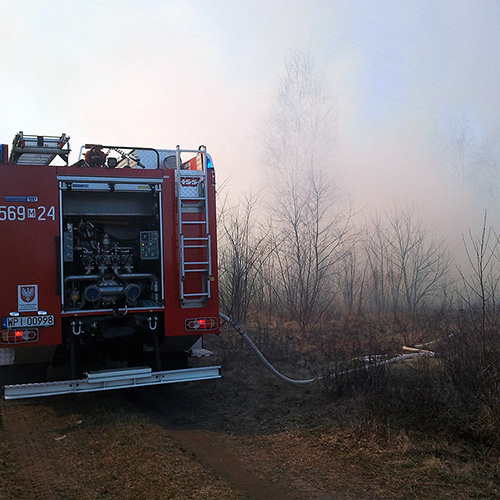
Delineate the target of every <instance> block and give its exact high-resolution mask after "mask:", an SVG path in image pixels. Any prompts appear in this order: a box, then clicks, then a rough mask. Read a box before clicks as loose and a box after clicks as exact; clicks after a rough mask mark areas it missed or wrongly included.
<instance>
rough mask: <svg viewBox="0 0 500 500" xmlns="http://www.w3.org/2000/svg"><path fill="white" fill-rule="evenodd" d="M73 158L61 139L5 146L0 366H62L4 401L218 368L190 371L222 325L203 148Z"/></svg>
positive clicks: (97, 152) (0, 161)
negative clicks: (71, 160) (53, 375)
mask: <svg viewBox="0 0 500 500" xmlns="http://www.w3.org/2000/svg"><path fill="white" fill-rule="evenodd" d="M69 153H70V147H69V137H67V136H66V135H64V134H63V135H61V136H56V137H54V136H51V137H48V136H37V135H26V134H23V133H22V132H20V133H19V134H17V135H16V137H15V139H14V142H13V144H12V147H11V149H10V151H9V148H8V146H7V145H0V235H1V242H2V243H1V246H0V318H1V319H2V327H1V330H0V365H17V364H31V365H33V366H34V364H37V365H38V364H40V363H42V364H46V366H49V367H51V368H52V369H51V370H48V371H49V373H58V372H60V371H61V370H62V371H63V372H64V371H65V370H66V375H65V376H64V377H63V378H62V379H61V376H60V375H59V376H56V380H55V381H51V380H49V381H47V380H46V381H42V382H40V381H39V382H37V383H28V384H17V385H5V386H4V387H3V397H4V398H6V399H13V398H21V397H34V396H43V395H54V394H63V393H71V392H86V391H98V390H106V389H115V388H125V387H132V386H134V387H136V386H141V385H152V384H162V383H172V382H181V381H191V380H201V379H213V378H218V377H220V367H219V366H201V367H197V368H189V367H188V359H189V358H190V357H201V356H205V355H209V354H211V353H210V352H209V351H207V350H205V349H204V348H203V343H202V341H203V335H204V334H208V333H218V332H219V323H220V319H219V300H218V280H217V251H216V214H215V173H214V168H213V163H212V158H211V156H210V155H209V154H208V153H207V152H206V148H205V147H204V146H201V147H200V148H199V149H193V150H185V149H181V148H180V147H179V146H177V147H176V148H175V149H153V148H145V147H126V146H106V145H104V144H86V145H85V146H82V148H81V150H80V155H79V159H78V160H77V161H76V163H73V164H69ZM54 367H55V368H56V369H54ZM61 367H62V368H61ZM57 368H59V370H58V369H57Z"/></svg>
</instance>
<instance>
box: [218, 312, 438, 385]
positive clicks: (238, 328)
mask: <svg viewBox="0 0 500 500" xmlns="http://www.w3.org/2000/svg"><path fill="white" fill-rule="evenodd" d="M220 317H221V318H222V319H223V320H224V321H226V323H228V324H229V325H230V326H232V327H233V329H234V330H236V332H237V333H239V334H240V336H241V337H242V338H243V339H244V340H245V342H246V343H247V344H248V345H249V346H250V347H251V348H252V350H253V351H254V352H255V354H257V356H258V357H259V359H260V360H261V361H262V363H264V365H265V366H266V368H267V369H268V370H270V371H271V373H273V374H274V375H276V377H278V378H280V379H281V380H284V381H285V382H288V383H290V384H295V385H305V384H311V383H312V382H317V381H319V380H324V379H328V378H336V377H339V376H342V375H347V374H349V373H352V372H356V371H360V370H365V369H369V368H375V367H376V366H381V365H388V364H391V363H396V362H397V361H403V360H405V359H411V358H415V357H419V356H425V357H434V352H432V351H420V352H412V353H410V354H400V355H398V356H395V357H393V358H390V359H384V360H382V361H376V362H375V363H371V362H370V363H368V364H366V365H364V366H358V367H355V368H350V369H349V370H344V371H342V372H336V373H331V374H329V375H324V376H320V377H315V378H308V379H301V380H297V379H293V378H290V377H287V376H286V375H283V374H282V373H280V372H279V371H278V370H276V368H274V366H273V365H272V364H271V363H270V362H269V361H268V360H267V359H266V357H265V356H264V355H263V354H262V352H260V350H259V348H258V347H257V346H256V345H255V344H254V343H253V341H252V339H251V338H250V337H249V336H248V335H247V334H246V332H245V330H243V328H242V327H241V326H240V325H238V323H236V321H234V320H233V319H231V318H230V317H229V316H227V315H225V314H223V313H221V314H220Z"/></svg>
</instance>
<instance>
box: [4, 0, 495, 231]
mask: <svg viewBox="0 0 500 500" xmlns="http://www.w3.org/2000/svg"><path fill="white" fill-rule="evenodd" d="M499 26H500V2H498V1H496V0H420V1H418V2H415V1H413V0H316V1H310V0H309V1H299V0H267V1H265V0H205V1H203V0H192V1H188V0H169V1H167V0H165V1H160V0H140V1H132V0H86V1H76V0H66V1H56V0H32V1H29V0H0V47H1V51H0V89H1V92H0V117H1V119H0V142H2V143H8V144H10V143H11V141H12V138H13V137H14V134H15V133H16V132H18V131H20V130H22V131H24V132H25V133H27V134H40V135H43V134H48V135H56V134H60V133H62V132H65V133H67V134H69V135H70V136H71V141H70V143H71V146H72V150H73V156H72V158H73V159H74V160H75V161H76V156H77V153H78V151H79V148H80V146H81V144H83V143H107V144H113V145H123V146H127V145H130V146H148V147H158V148H172V147H175V145H177V144H180V145H181V147H184V148H195V147H198V146H199V145H200V144H205V145H206V146H207V148H208V151H209V152H211V153H212V156H213V158H214V161H215V165H216V168H217V175H218V178H219V182H220V181H223V180H225V179H227V178H230V186H231V189H232V190H234V191H235V192H236V193H239V192H241V191H243V190H249V189H252V186H253V185H255V186H256V187H257V186H258V185H260V183H261V180H262V173H261V169H260V163H261V161H262V154H261V151H260V144H259V140H258V132H259V123H261V122H262V120H263V119H264V118H265V116H266V113H267V111H268V110H269V107H270V105H271V99H272V96H273V93H274V91H275V88H276V86H277V84H278V81H279V78H280V75H281V74H282V72H283V63H284V58H285V56H286V54H287V53H289V52H290V51H293V50H306V51H309V52H310V53H311V54H313V55H314V57H315V60H316V64H317V66H318V68H319V69H320V70H321V71H323V72H324V73H325V77H326V82H327V84H328V86H329V89H330V91H331V94H332V96H333V97H334V98H335V100H336V103H337V108H338V134H339V145H338V152H337V156H336V159H335V163H334V165H332V168H334V169H335V174H336V175H337V176H338V178H339V179H340V180H341V182H342V185H343V188H344V189H345V191H346V192H348V193H349V194H350V196H351V197H352V200H353V203H354V205H355V208H357V209H361V208H362V207H367V208H368V209H370V208H374V207H377V208H379V209H382V210H383V209H384V208H385V206H386V205H387V204H390V203H393V202H403V203H413V204H415V205H416V207H417V208H418V209H419V210H420V211H421V213H422V216H424V217H426V218H428V219H429V220H431V221H432V222H434V221H436V223H437V224H438V225H439V226H440V228H441V229H443V230H447V231H450V232H452V233H454V235H455V236H454V238H457V235H458V234H459V233H460V232H466V231H467V229H468V228H469V227H471V226H474V225H477V224H480V223H481V217H482V216H481V214H482V212H483V211H484V210H485V209H486V208H489V210H490V213H491V214H492V215H491V217H492V218H494V219H495V220H497V221H499V222H500V216H499V214H500V209H499V208H497V206H498V205H499V204H500V203H499V201H500V200H499V198H500V197H499V196H496V197H495V196H487V195H486V194H485V193H484V178H485V176H486V179H488V175H492V176H493V177H494V178H492V179H491V186H493V187H496V183H497V182H498V179H497V178H496V177H495V172H496V170H495V169H496V168H497V167H496V165H497V163H498V162H496V161H493V162H490V163H491V164H492V165H493V167H491V168H490V171H489V172H488V173H486V174H485V176H483V181H482V183H483V185H479V181H478V180H477V179H476V178H467V179H466V180H465V181H464V179H463V178H462V177H460V176H457V175H454V174H453V170H452V169H451V168H450V167H449V166H446V161H445V159H444V157H443V156H442V155H439V154H438V146H439V141H438V140H437V136H438V135H439V133H440V132H439V131H440V130H443V128H445V127H446V126H447V125H448V123H449V122H450V120H451V121H457V120H458V121H460V122H462V123H465V124H467V126H468V127H469V128H470V130H471V133H472V134H474V137H475V140H476V141H477V142H480V143H483V142H488V144H489V145H490V158H494V160H496V159H499V161H500V154H498V149H500V148H499V147H498V145H497V144H496V143H497V142H498V132H499V129H500V117H499V106H498V101H497V95H498V93H499V89H500V65H499V64H498V63H499V59H500V29H498V27H499ZM497 155H498V156H497ZM492 172H493V173H492ZM499 178H500V176H499ZM486 184H487V182H486ZM499 185H500V183H499ZM491 186H490V187H491ZM490 191H491V190H490ZM493 191H494V190H493ZM493 194H495V193H493ZM498 194H500V193H498Z"/></svg>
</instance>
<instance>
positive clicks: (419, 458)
mask: <svg viewBox="0 0 500 500" xmlns="http://www.w3.org/2000/svg"><path fill="white" fill-rule="evenodd" d="M415 326H416V324H415V322H414V321H413V322H412V323H411V325H410V324H409V323H408V324H407V323H405V321H404V320H403V319H402V318H399V319H397V320H396V319H395V318H391V317H385V318H378V319H377V320H367V319H366V318H355V317H349V318H345V319H344V320H342V321H338V322H332V323H331V324H329V325H328V327H324V328H323V329H321V330H320V329H318V330H317V331H312V332H310V333H308V334H304V333H301V332H300V330H299V329H297V328H296V327H295V326H294V325H293V324H286V325H273V326H272V327H270V326H264V325H262V324H258V323H248V324H247V325H245V329H246V331H247V333H248V334H249V335H250V337H251V338H252V339H253V340H254V342H255V343H256V344H257V345H258V346H259V348H260V349H261V350H262V351H263V353H264V354H265V355H266V357H267V358H268V359H269V361H271V362H272V363H273V365H274V366H276V368H278V369H279V370H280V371H282V372H283V373H285V374H286V375H287V376H290V377H293V378H310V377H320V378H321V379H320V380H319V381H318V382H315V383H313V384H308V385H305V386H295V385H291V384H287V383H285V382H283V381H281V380H279V379H278V378H276V377H275V376H274V375H272V374H271V373H270V372H269V371H268V370H267V369H266V368H265V367H264V365H262V364H261V362H260V361H259V360H258V358H257V356H256V355H255V354H254V353H253V352H252V351H251V350H250V348H249V347H248V346H247V344H245V343H244V342H243V340H242V339H241V338H240V337H239V335H238V334H237V333H235V332H234V331H233V330H232V329H231V328H229V327H228V326H227V325H226V326H224V327H223V330H222V333H221V334H220V335H219V336H213V337H211V338H210V339H209V340H208V342H207V345H206V347H207V348H209V349H212V350H213V351H214V352H215V353H216V354H215V357H214V358H208V359H206V360H205V361H204V362H206V363H210V364H213V363H220V364H221V365H222V366H223V378H222V379H220V380H216V381H205V382H194V383H189V384H177V385H172V386H163V387H153V388H143V389H137V390H135V389H134V390H126V391H111V392H107V393H95V394H85V395H78V396H59V397H54V398H38V399H33V400H27V401H20V402H10V401H8V402H4V403H3V405H2V427H1V429H0V471H1V474H2V481H0V498H66V499H72V498H74V499H83V498H85V499H86V498H88V499H94V498H95V499H104V498H144V499H156V498H157V499H163V498H174V499H176V498H179V499H183V498H195V499H196V498H199V499H216V498H217V499H221V498H222V499H245V498H247V499H248V498H255V499H259V498H270V499H271V498H290V499H295V498H297V499H298V498H315V499H357V498H367V499H368V498H380V499H382V498H401V499H406V498H429V499H430V498H454V499H455V498H499V497H500V488H499V485H500V477H499V476H500V471H499V459H500V451H499V449H500V448H499V444H500V443H499V430H500V425H499V422H500V412H499V396H500V392H499V391H500V384H499V379H498V371H497V370H498V369H499V365H498V350H497V344H496V341H495V337H494V335H493V332H491V335H488V336H485V337H484V338H482V339H480V341H478V339H477V335H476V332H473V331H467V330H466V329H465V328H462V327H463V325H461V323H460V318H458V317H457V318H453V319H452V320H450V319H449V318H443V317H432V318H431V317H427V318H425V319H424V320H422V319H421V320H420V321H419V324H418V328H416V327H415ZM438 338H442V339H443V340H442V341H440V342H437V343H435V344H432V350H433V351H434V352H435V353H436V356H435V357H432V358H428V357H425V358H424V357H422V358H419V359H413V360H411V361H406V362H403V363H397V364H391V365H385V366H377V367H372V368H371V369H366V370H359V371H355V372H351V373H349V375H344V376H339V377H336V378H334V377H329V376H328V375H330V374H332V373H335V372H340V371H342V370H344V369H346V368H352V367H355V366H359V365H360V361H359V358H360V357H361V356H364V355H367V354H370V355H376V354H384V355H395V354H398V353H400V352H402V351H401V349H402V346H403V345H414V344H418V343H425V342H428V341H431V340H435V339H438ZM33 492H35V493H36V494H34V493H33Z"/></svg>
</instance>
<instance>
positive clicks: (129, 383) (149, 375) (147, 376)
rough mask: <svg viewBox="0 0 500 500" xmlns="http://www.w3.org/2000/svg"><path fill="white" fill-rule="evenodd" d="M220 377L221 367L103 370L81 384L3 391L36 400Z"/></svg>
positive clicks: (26, 386)
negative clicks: (44, 397) (154, 370)
mask: <svg viewBox="0 0 500 500" xmlns="http://www.w3.org/2000/svg"><path fill="white" fill-rule="evenodd" d="M220 377H221V367H220V366H207V367H201V368H187V369H184V370H168V371H163V372H153V371H152V370H151V368H149V367H141V368H122V369H118V370H100V371H95V372H89V373H87V374H86V378H84V379H80V380H64V381H61V382H43V383H36V384H19V385H6V386H4V387H3V398H4V399H23V398H36V397H41V396H56V395H58V394H72V393H80V392H93V391H108V390H111V389H126V388H128V387H142V386H146V385H160V384H173V383H176V382H193V381H196V380H210V379H216V378H220Z"/></svg>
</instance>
